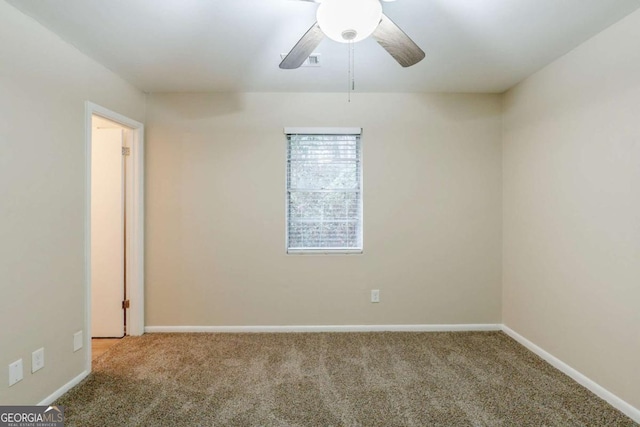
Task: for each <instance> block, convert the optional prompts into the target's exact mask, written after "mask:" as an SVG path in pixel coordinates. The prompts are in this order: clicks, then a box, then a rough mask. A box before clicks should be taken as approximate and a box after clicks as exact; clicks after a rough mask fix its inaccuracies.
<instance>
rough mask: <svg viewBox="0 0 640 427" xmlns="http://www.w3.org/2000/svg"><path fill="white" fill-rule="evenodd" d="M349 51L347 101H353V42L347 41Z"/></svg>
mask: <svg viewBox="0 0 640 427" xmlns="http://www.w3.org/2000/svg"><path fill="white" fill-rule="evenodd" d="M347 52H349V56H348V61H349V71H348V73H347V79H348V82H347V84H348V88H347V101H348V102H351V42H349V43H347Z"/></svg>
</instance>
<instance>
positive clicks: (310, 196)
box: [287, 133, 362, 253]
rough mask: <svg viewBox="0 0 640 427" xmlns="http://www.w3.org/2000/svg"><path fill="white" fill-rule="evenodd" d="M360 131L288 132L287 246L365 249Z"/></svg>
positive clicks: (302, 249)
mask: <svg viewBox="0 0 640 427" xmlns="http://www.w3.org/2000/svg"><path fill="white" fill-rule="evenodd" d="M361 182H362V161H361V150H360V134H359V133H345V134H335V133H331V134H330V133H325V134H304V133H297V134H287V250H288V252H289V253H296V252H303V253H304V252H321V253H323V252H327V253H329V252H337V253H349V252H356V253H359V252H362V184H361Z"/></svg>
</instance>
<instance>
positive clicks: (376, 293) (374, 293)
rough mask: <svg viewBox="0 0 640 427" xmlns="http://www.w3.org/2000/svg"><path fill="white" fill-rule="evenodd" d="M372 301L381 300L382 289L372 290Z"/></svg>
mask: <svg viewBox="0 0 640 427" xmlns="http://www.w3.org/2000/svg"><path fill="white" fill-rule="evenodd" d="M371 302H380V290H378V289H374V290H372V291H371Z"/></svg>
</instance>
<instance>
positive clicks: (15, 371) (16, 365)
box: [9, 359, 23, 387]
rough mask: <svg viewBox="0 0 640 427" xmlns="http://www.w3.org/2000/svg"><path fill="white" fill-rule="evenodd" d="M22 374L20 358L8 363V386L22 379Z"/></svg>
mask: <svg viewBox="0 0 640 427" xmlns="http://www.w3.org/2000/svg"><path fill="white" fill-rule="evenodd" d="M22 376H23V374H22V359H20V360H16V361H15V362H13V363H12V364H10V365H9V387H11V386H12V385H14V384H15V383H17V382H19V381H22Z"/></svg>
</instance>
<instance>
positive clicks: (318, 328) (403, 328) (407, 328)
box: [144, 323, 502, 333]
mask: <svg viewBox="0 0 640 427" xmlns="http://www.w3.org/2000/svg"><path fill="white" fill-rule="evenodd" d="M501 329H502V325H500V324H493V323H489V324H459V325H298V326H146V327H145V328H144V331H145V332H148V333H159V332H216V333H232V332H233V333H242V332H247V333H255V332H454V331H500V330H501Z"/></svg>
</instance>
